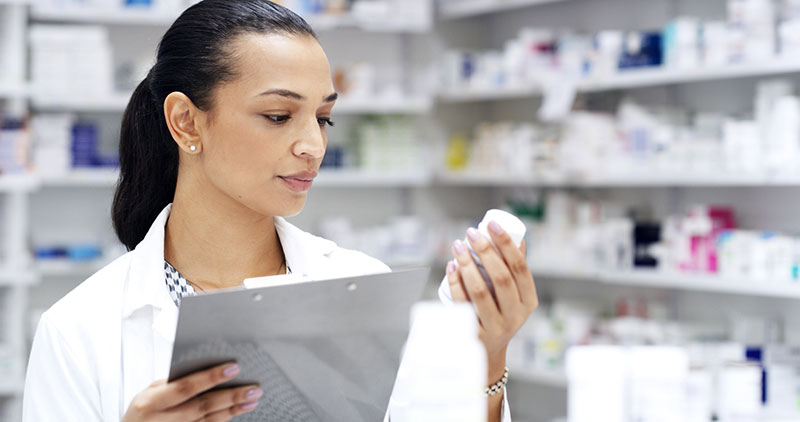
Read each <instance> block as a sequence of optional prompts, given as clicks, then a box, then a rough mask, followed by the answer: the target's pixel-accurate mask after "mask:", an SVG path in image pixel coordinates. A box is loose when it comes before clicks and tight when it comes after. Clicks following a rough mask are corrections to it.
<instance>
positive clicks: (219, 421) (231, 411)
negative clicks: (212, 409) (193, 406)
mask: <svg viewBox="0 0 800 422" xmlns="http://www.w3.org/2000/svg"><path fill="white" fill-rule="evenodd" d="M257 407H258V402H251V403H245V404H237V405H235V406H231V407H229V408H227V409H225V410H221V411H219V412H216V413H212V414H210V415H208V416H206V417H205V418H203V419H200V420H199V421H202V422H225V421H229V420H231V419H232V418H234V417H236V416H239V415H241V414H243V413H248V412H252V411H253V410H255V409H256V408H257Z"/></svg>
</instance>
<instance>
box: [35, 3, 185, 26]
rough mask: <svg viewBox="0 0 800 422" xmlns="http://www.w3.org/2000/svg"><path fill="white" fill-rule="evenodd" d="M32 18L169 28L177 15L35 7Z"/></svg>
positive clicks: (127, 10) (39, 20)
mask: <svg viewBox="0 0 800 422" xmlns="http://www.w3.org/2000/svg"><path fill="white" fill-rule="evenodd" d="M31 17H32V18H33V19H34V20H36V21H38V22H48V23H91V24H100V25H136V26H157V27H167V26H169V25H170V24H172V22H173V21H175V19H176V18H177V17H178V15H177V14H174V15H172V14H156V13H153V12H152V11H148V10H137V9H136V8H134V7H130V8H128V9H126V10H114V9H108V10H96V9H93V8H88V7H81V8H77V7H76V8H59V9H49V8H41V7H34V8H33V9H32V11H31Z"/></svg>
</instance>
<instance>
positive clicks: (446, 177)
mask: <svg viewBox="0 0 800 422" xmlns="http://www.w3.org/2000/svg"><path fill="white" fill-rule="evenodd" d="M434 183H436V184H439V185H445V186H525V187H579V188H580V187H586V188H591V187H627V188H631V187H748V186H756V187H769V186H776V187H794V186H800V175H795V176H775V175H762V174H750V175H748V174H734V173H731V174H725V173H692V172H682V173H678V172H662V173H658V172H650V173H644V172H633V173H618V174H609V175H603V176H589V177H566V176H562V175H552V176H535V175H514V174H491V173H483V174H481V173H474V172H473V173H466V172H462V173H458V172H440V173H437V174H436V176H435V180H434Z"/></svg>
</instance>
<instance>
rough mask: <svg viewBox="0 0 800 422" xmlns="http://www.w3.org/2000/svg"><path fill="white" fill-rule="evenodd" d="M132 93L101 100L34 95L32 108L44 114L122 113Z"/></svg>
mask: <svg viewBox="0 0 800 422" xmlns="http://www.w3.org/2000/svg"><path fill="white" fill-rule="evenodd" d="M130 97H131V93H129V92H128V93H114V94H111V95H109V96H107V97H101V98H91V97H84V98H69V99H67V98H48V97H45V96H40V95H37V94H33V97H32V98H31V106H32V107H33V109H34V110H37V111H43V112H78V113H98V112H99V113H121V112H123V111H125V107H127V105H128V101H129V100H130Z"/></svg>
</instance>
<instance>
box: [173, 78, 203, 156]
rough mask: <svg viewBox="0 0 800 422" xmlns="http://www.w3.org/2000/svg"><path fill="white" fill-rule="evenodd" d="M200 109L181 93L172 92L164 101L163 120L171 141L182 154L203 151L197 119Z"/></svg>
mask: <svg viewBox="0 0 800 422" xmlns="http://www.w3.org/2000/svg"><path fill="white" fill-rule="evenodd" d="M199 117H200V109H198V108H197V107H195V105H194V103H193V102H192V100H191V99H190V98H189V97H188V96H186V94H184V93H182V92H177V91H176V92H173V93H171V94H169V95H167V98H166V99H165V100H164V118H165V119H166V121H167V127H168V128H169V132H170V133H171V134H172V139H173V140H174V141H175V143H176V144H178V148H180V149H181V150H182V151H183V152H186V153H188V154H197V153H199V152H200V151H202V149H203V145H202V142H201V141H200V132H199V131H198V130H197V128H198V124H197V123H198V118H199Z"/></svg>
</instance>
